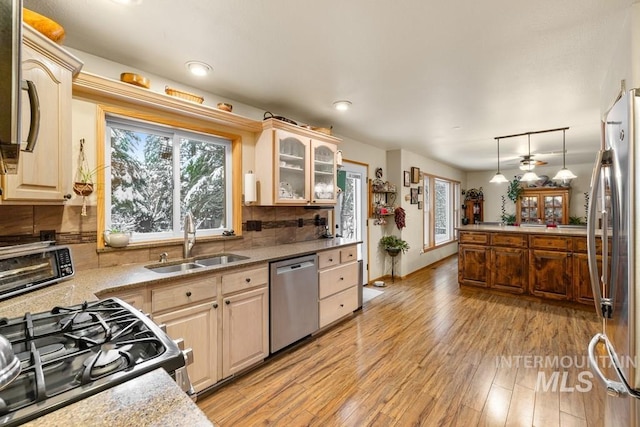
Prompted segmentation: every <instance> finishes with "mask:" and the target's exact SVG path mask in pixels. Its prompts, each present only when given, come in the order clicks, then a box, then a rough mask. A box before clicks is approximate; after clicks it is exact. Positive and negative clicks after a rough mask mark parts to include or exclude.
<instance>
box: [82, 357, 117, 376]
mask: <svg viewBox="0 0 640 427" xmlns="http://www.w3.org/2000/svg"><path fill="white" fill-rule="evenodd" d="M94 360H95V362H94V363H93V367H91V368H90V369H91V376H92V377H94V378H95V377H101V376H102V375H105V374H108V373H110V372H115V371H118V370H120V369H121V368H122V367H124V366H126V364H127V359H126V358H125V357H124V356H123V355H122V354H121V353H120V352H119V351H118V350H100V353H98V355H97V357H96V358H95V359H94ZM91 362H92V359H87V360H85V363H84V366H85V367H89V366H90V365H91Z"/></svg>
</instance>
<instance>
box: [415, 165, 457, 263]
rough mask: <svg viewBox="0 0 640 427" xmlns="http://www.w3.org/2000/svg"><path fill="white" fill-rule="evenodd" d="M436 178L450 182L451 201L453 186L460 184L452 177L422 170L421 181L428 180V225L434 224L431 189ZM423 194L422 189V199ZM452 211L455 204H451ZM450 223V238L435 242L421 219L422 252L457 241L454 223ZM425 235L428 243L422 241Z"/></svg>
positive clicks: (425, 204)
mask: <svg viewBox="0 0 640 427" xmlns="http://www.w3.org/2000/svg"><path fill="white" fill-rule="evenodd" d="M436 179H440V180H443V181H447V182H449V183H450V184H452V189H451V195H452V196H453V202H452V203H455V196H456V195H455V194H454V191H455V186H456V185H461V183H460V181H456V180H454V179H451V178H446V177H443V176H438V175H432V174H429V173H425V172H422V180H421V181H422V182H423V183H424V182H425V181H426V180H429V203H428V205H429V226H430V227H433V226H434V224H435V210H434V209H433V206H434V204H435V192H434V191H433V189H434V186H435V180H436ZM420 185H424V184H420ZM424 195H425V192H424V191H423V192H422V197H423V199H424ZM426 207H427V203H424V206H423V209H426ZM453 211H454V212H455V205H454V206H453ZM423 215H424V213H423ZM452 225H453V227H454V230H453V231H454V232H453V233H452V234H451V239H450V240H447V241H445V242H440V243H436V241H435V240H436V238H435V233H432V232H431V230H427V229H425V227H424V220H423V221H422V236H423V237H422V242H423V244H422V252H423V253H425V252H431V251H433V250H436V249H440V248H442V247H444V246H447V245H450V244H452V243H457V239H456V238H455V224H452ZM426 237H428V238H429V239H428V240H429V241H428V245H425V244H424V242H425V241H426V240H427V239H426Z"/></svg>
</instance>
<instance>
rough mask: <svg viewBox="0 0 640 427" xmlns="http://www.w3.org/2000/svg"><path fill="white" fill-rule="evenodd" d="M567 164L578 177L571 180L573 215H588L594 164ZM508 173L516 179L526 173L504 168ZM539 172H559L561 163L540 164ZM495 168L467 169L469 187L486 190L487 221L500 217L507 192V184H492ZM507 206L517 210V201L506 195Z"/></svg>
mask: <svg viewBox="0 0 640 427" xmlns="http://www.w3.org/2000/svg"><path fill="white" fill-rule="evenodd" d="M595 157H596V153H593V159H594V161H595ZM567 167H568V168H569V169H570V170H571V172H573V173H574V174H576V175H577V176H578V177H577V178H576V179H574V180H572V182H571V191H570V192H569V198H570V199H569V216H579V217H584V216H585V215H586V214H585V207H584V205H585V197H584V193H585V192H588V191H589V187H590V181H591V172H592V170H593V164H591V163H586V164H578V165H572V164H569V163H567ZM501 172H502V173H503V174H504V176H505V177H506V178H507V179H509V180H512V179H513V178H514V176H517V175H522V173H523V172H522V171H521V170H520V169H509V170H501ZM534 172H536V173H537V174H538V175H547V176H548V177H550V178H553V176H554V175H555V174H556V173H557V172H558V168H557V167H549V166H537V167H536V168H535V171H534ZM494 174H495V171H489V172H468V173H467V187H466V189H469V188H480V187H482V192H483V193H484V205H483V207H484V220H485V221H487V222H494V221H500V217H501V215H502V199H501V197H500V196H503V195H504V196H505V198H506V195H507V187H508V185H509V184H508V183H506V184H492V183H490V182H489V180H490V179H491V178H493V175H494ZM505 209H506V212H507V213H508V214H515V211H516V210H515V205H514V204H513V202H511V200H509V199H508V198H506V204H505Z"/></svg>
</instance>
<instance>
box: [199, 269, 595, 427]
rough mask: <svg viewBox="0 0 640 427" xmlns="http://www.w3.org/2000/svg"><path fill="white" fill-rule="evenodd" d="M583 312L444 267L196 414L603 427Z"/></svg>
mask: <svg viewBox="0 0 640 427" xmlns="http://www.w3.org/2000/svg"><path fill="white" fill-rule="evenodd" d="M587 308H588V309H587V310H579V309H578V310H576V309H573V308H567V307H562V306H559V305H549V304H545V303H540V302H536V301H525V300H522V299H520V298H518V297H517V296H513V297H512V296H501V295H493V294H488V293H485V292H477V291H474V290H468V289H466V288H465V289H460V288H459V287H458V284H457V258H456V257H452V258H448V259H446V260H444V261H442V262H440V263H438V264H436V265H434V266H432V267H429V268H426V269H424V270H421V271H419V272H417V273H414V274H412V275H411V276H409V277H408V278H405V279H404V280H398V279H396V282H395V283H394V284H389V285H388V287H386V288H384V294H382V295H381V296H378V297H376V298H374V299H373V300H371V301H370V302H369V303H367V304H366V305H365V307H364V308H363V310H361V311H359V312H357V314H356V315H355V316H354V317H353V318H351V319H349V320H347V321H345V322H343V323H341V324H339V325H337V326H336V327H334V328H333V329H331V330H329V331H328V332H327V333H324V334H322V335H319V336H317V337H315V338H314V339H312V340H311V341H310V342H307V343H306V344H305V345H303V346H301V347H299V348H297V349H295V350H294V351H292V352H290V353H288V354H286V355H283V356H279V357H276V358H274V359H272V360H271V361H269V362H268V363H266V364H265V365H263V366H261V367H260V368H258V369H256V370H254V371H252V372H250V373H249V374H247V375H245V376H242V377H241V378H239V379H237V380H236V381H234V382H232V383H230V384H229V385H227V386H225V387H223V388H221V389H219V390H217V391H216V392H215V393H214V394H212V395H210V396H207V397H204V398H201V399H200V401H199V402H198V406H199V407H200V408H201V409H202V410H203V411H204V412H205V413H206V414H207V416H208V417H209V418H210V419H211V420H212V421H213V422H214V423H215V424H217V425H220V426H222V427H227V426H254V425H277V426H413V425H422V426H445V425H460V426H468V427H470V426H476V425H477V426H485V425H488V426H505V425H506V426H532V425H535V426H541V427H548V426H563V427H569V426H602V425H603V422H602V416H601V414H602V406H603V399H604V392H603V391H602V388H601V387H600V386H599V385H598V384H596V381H595V379H591V377H590V376H588V374H583V375H587V376H586V377H579V375H580V373H581V372H582V371H588V369H589V368H588V367H587V366H586V347H587V344H588V342H589V339H590V338H591V336H592V335H593V334H594V333H595V332H597V330H598V328H599V323H598V321H597V318H596V315H595V312H594V311H593V310H591V309H590V308H589V307H587ZM544 356H550V357H553V356H557V357H558V358H559V359H558V360H559V362H558V365H562V366H556V364H554V359H543V362H542V363H538V362H536V361H537V360H539V359H535V358H534V357H544ZM560 358H562V359H560ZM509 361H511V367H509V366H508V362H509ZM536 364H537V365H540V364H541V365H543V366H542V367H540V368H538V367H535V366H532V365H536ZM539 371H540V372H544V375H545V377H544V379H545V380H546V381H547V382H548V383H549V385H550V387H547V390H546V391H545V390H544V389H543V388H541V387H539V389H538V390H536V383H537V380H538V372H539ZM554 372H557V374H554ZM565 372H566V374H564V373H565ZM553 375H558V377H557V378H558V380H559V381H558V383H557V387H556V390H555V391H554V390H553V382H552V381H550V380H552V379H553V378H554V377H553ZM563 375H565V376H566V380H564V381H563ZM581 378H582V381H580V379H581ZM562 385H564V387H565V391H560V387H561V386H562ZM591 385H593V388H592V389H591V391H588V392H579V391H576V390H574V391H567V390H568V389H569V388H570V387H577V388H578V389H583V390H584V389H586V388H588V387H589V386H591Z"/></svg>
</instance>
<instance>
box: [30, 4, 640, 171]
mask: <svg viewBox="0 0 640 427" xmlns="http://www.w3.org/2000/svg"><path fill="white" fill-rule="evenodd" d="M633 1H634V0H562V1H557V0H538V1H513V0H484V1H468V0H449V1H442V0H440V1H434V0H404V1H401V2H390V1H380V0H350V1H344V0H325V1H313V0H289V1H287V0H270V1H264V0H257V1H256V0H233V1H222V0H180V1H175V0H142V3H141V4H138V5H134V6H123V5H120V4H117V3H115V2H113V1H110V0H24V6H25V7H27V8H29V9H32V10H34V11H36V12H39V13H41V14H43V15H46V16H48V17H50V18H52V19H54V20H56V21H57V22H59V23H60V24H62V26H63V27H65V30H66V34H67V35H66V39H65V41H64V45H66V46H70V47H73V48H75V49H78V50H81V51H85V52H89V53H92V54H94V55H97V56H100V57H103V58H106V59H109V60H112V61H116V62H119V63H121V64H126V65H129V66H131V67H135V68H138V69H141V70H148V71H149V72H152V73H154V74H156V75H160V76H163V77H166V78H168V79H171V80H174V81H178V82H183V83H184V84H188V85H190V86H193V87H197V88H201V89H202V90H203V91H207V92H211V93H215V94H219V95H221V96H224V97H227V98H230V99H235V100H237V101H239V102H242V103H245V104H248V105H252V106H255V107H258V108H261V109H264V110H269V111H271V112H273V113H274V114H276V115H282V116H286V117H290V118H292V119H294V120H298V121H301V122H304V123H309V124H312V125H315V126H325V127H328V126H331V125H332V126H333V129H334V133H335V134H337V135H340V136H343V137H349V138H352V139H355V140H358V141H361V142H364V143H367V144H371V145H375V146H378V147H381V148H385V149H394V148H400V147H402V148H406V149H407V150H410V151H412V152H414V153H418V154H421V155H424V156H427V157H430V158H433V159H436V160H440V161H442V162H445V163H447V164H450V165H453V166H456V167H459V168H461V169H464V170H493V169H495V166H496V143H495V140H494V137H496V136H501V135H508V134H514V133H521V132H528V131H536V130H541V129H548V128H558V127H566V126H569V127H570V129H569V130H568V131H567V140H566V142H567V162H568V163H586V162H592V161H593V159H594V152H595V151H596V150H597V148H598V146H599V140H600V123H599V121H600V115H601V111H600V105H599V104H600V99H601V98H600V92H599V89H600V87H601V85H602V83H603V80H604V78H605V75H606V72H607V69H608V67H609V66H610V61H611V56H612V54H611V51H612V49H611V46H612V45H615V44H616V43H618V42H619V41H620V39H621V37H622V28H621V27H622V24H623V23H624V22H625V19H626V17H627V14H628V11H629V7H630V5H631V3H633ZM188 60H200V61H204V62H206V63H209V64H210V65H212V66H213V68H214V71H213V73H211V74H210V75H209V76H207V77H206V78H200V79H198V78H195V77H191V76H188V75H187V73H186V69H185V66H184V64H185V62H186V61H188ZM340 99H348V100H350V101H351V102H353V107H352V109H351V110H350V111H348V112H343V113H341V112H337V111H335V110H334V109H333V108H332V107H331V105H332V103H333V102H334V101H336V100H340ZM531 150H532V152H533V153H550V152H552V151H555V152H556V154H553V155H552V154H546V155H543V154H539V155H537V156H535V157H536V158H538V159H540V160H546V161H549V163H550V164H561V163H562V156H561V155H560V153H561V150H562V133H553V134H545V135H534V136H532V138H531ZM526 151H527V140H526V137H523V138H514V139H508V140H504V141H502V142H501V156H502V158H503V160H505V162H504V163H503V167H504V168H508V167H512V166H514V165H516V164H517V160H515V159H516V158H517V156H518V155H521V154H526ZM509 159H511V161H509Z"/></svg>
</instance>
